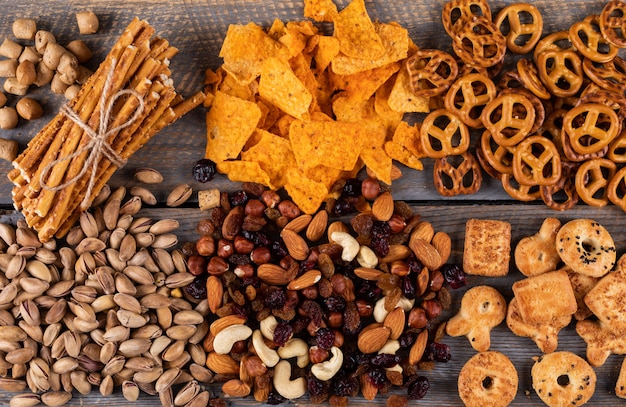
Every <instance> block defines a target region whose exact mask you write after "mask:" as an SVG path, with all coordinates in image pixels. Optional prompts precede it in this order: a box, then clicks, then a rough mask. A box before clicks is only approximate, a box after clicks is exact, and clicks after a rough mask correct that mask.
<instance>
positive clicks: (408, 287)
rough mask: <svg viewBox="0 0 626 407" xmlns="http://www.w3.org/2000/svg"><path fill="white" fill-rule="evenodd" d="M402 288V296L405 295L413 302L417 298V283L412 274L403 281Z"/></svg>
mask: <svg viewBox="0 0 626 407" xmlns="http://www.w3.org/2000/svg"><path fill="white" fill-rule="evenodd" d="M400 287H401V289H402V295H404V296H405V297H406V298H407V299H409V300H412V299H414V298H415V297H416V292H415V283H414V281H413V278H411V275H410V274H409V275H408V276H405V277H404V278H403V279H402V283H401V285H400Z"/></svg>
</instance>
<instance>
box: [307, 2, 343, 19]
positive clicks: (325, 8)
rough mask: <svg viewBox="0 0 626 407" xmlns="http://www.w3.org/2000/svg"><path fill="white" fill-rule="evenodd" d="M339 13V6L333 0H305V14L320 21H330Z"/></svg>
mask: <svg viewBox="0 0 626 407" xmlns="http://www.w3.org/2000/svg"><path fill="white" fill-rule="evenodd" d="M336 15H337V6H336V5H335V3H334V2H333V1H332V0H304V16H305V17H306V18H310V19H313V20H315V21H319V22H327V23H330V22H332V21H333V20H334V19H335V16H336Z"/></svg>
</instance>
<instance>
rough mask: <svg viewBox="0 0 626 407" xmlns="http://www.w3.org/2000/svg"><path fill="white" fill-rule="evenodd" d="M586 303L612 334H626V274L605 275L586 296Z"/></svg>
mask: <svg viewBox="0 0 626 407" xmlns="http://www.w3.org/2000/svg"><path fill="white" fill-rule="evenodd" d="M584 301H585V304H587V307H589V310H590V311H591V312H593V314H594V315H595V316H596V317H598V319H599V320H600V321H602V322H603V323H604V325H605V326H606V327H607V328H608V329H609V330H610V331H611V332H613V333H614V334H615V335H620V336H623V335H624V334H626V274H624V273H609V274H607V275H605V276H604V277H602V278H601V279H600V281H598V282H597V283H596V285H595V286H594V287H593V288H592V289H591V290H590V291H589V292H588V293H587V295H585V297H584Z"/></svg>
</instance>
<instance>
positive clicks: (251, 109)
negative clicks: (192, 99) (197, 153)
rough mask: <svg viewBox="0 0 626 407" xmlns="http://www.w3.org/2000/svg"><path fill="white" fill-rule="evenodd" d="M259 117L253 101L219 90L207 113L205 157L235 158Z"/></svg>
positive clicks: (259, 111) (259, 112) (217, 161)
mask: <svg viewBox="0 0 626 407" xmlns="http://www.w3.org/2000/svg"><path fill="white" fill-rule="evenodd" d="M260 119H261V109H260V108H259V107H258V106H257V105H256V103H253V102H249V101H247V100H243V99H240V98H238V97H235V96H230V95H227V94H226V93H223V92H219V91H218V92H217V93H216V94H215V100H214V101H213V105H212V106H211V109H210V110H209V111H208V112H207V114H206V128H207V145H206V152H205V158H208V159H210V160H213V161H214V162H216V163H220V162H222V161H226V160H229V159H235V158H237V157H238V156H239V153H240V152H241V150H242V149H243V147H244V146H245V144H246V142H247V141H248V139H249V138H250V136H251V135H252V133H253V132H254V129H255V128H256V125H257V123H258V122H259V120H260Z"/></svg>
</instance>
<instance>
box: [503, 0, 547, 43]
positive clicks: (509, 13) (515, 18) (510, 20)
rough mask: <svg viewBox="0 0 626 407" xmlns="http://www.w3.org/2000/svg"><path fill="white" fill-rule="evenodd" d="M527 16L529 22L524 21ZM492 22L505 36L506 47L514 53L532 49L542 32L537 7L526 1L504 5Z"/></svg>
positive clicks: (539, 13) (541, 19)
mask: <svg viewBox="0 0 626 407" xmlns="http://www.w3.org/2000/svg"><path fill="white" fill-rule="evenodd" d="M528 16H530V17H531V19H532V21H531V22H527V21H526V19H527V17H528ZM494 23H495V24H496V26H497V27H498V29H499V30H500V32H501V33H502V34H503V35H504V36H505V37H506V45H507V47H508V48H509V49H510V50H511V52H514V53H516V54H526V53H529V52H530V51H532V49H533V47H534V46H535V45H536V44H537V42H538V41H539V39H540V38H541V33H542V32H543V18H542V17H541V12H540V11H539V9H538V8H537V7H535V6H533V5H532V4H528V3H517V4H511V5H509V6H506V7H504V8H503V9H502V10H500V12H499V13H498V15H497V16H496V18H495V20H494ZM507 28H508V29H507Z"/></svg>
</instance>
